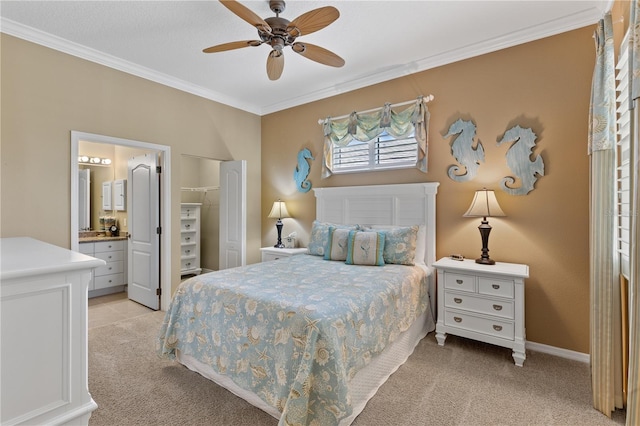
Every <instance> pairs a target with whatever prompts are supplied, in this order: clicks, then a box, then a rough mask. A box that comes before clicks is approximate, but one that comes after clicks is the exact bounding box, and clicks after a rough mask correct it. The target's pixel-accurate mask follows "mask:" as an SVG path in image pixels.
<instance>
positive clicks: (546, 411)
mask: <svg viewBox="0 0 640 426" xmlns="http://www.w3.org/2000/svg"><path fill="white" fill-rule="evenodd" d="M163 316H164V313H163V312H153V313H150V314H145V315H141V316H139V317H136V318H133V319H127V320H122V321H119V322H116V323H114V324H112V325H106V326H103V327H98V328H94V329H92V330H90V331H89V391H90V392H91V394H92V396H93V399H94V400H95V401H96V402H97V404H98V409H97V410H96V411H94V413H93V415H92V416H91V419H90V421H89V424H90V425H91V426H100V425H108V426H113V425H123V426H124V425H234V426H243V425H247V426H249V425H251V426H255V425H276V424H277V423H278V422H277V421H276V420H275V419H274V418H273V417H271V416H269V415H268V414H266V413H264V412H262V411H261V410H259V409H257V408H254V407H253V406H251V405H250V404H248V403H247V402H245V401H244V400H242V399H240V398H238V397H236V396H235V395H233V394H232V393H230V392H229V391H227V390H225V389H223V388H221V387H219V386H217V385H215V384H214V383H212V382H210V381H209V380H207V379H205V378H203V377H201V376H200V375H199V374H197V373H194V372H192V371H190V370H188V369H187V368H185V367H183V366H181V365H179V364H177V363H174V362H172V361H168V360H165V359H161V358H158V357H157V356H156V353H155V338H156V335H157V333H158V331H159V329H160V324H161V322H162V318H163ZM510 352H511V351H510V350H508V349H505V348H499V347H495V346H492V345H487V344H483V343H479V342H475V341H471V340H467V339H462V338H457V337H455V336H449V337H448V338H447V342H446V344H445V346H444V347H440V346H438V345H437V343H436V341H435V337H434V334H433V333H431V334H429V335H428V336H427V337H426V338H425V339H423V340H422V342H420V344H419V345H418V347H417V348H416V350H415V352H414V353H413V355H412V356H411V357H410V358H409V360H408V361H407V362H406V363H405V364H404V365H403V366H402V367H400V369H398V371H397V372H396V373H394V374H393V375H392V376H391V377H390V378H389V380H388V381H387V382H386V383H385V384H384V385H383V386H382V387H381V388H380V390H379V391H378V393H377V394H376V395H375V396H374V397H373V399H371V400H370V401H369V403H368V404H367V406H366V408H365V409H364V411H363V412H362V413H361V414H360V416H358V417H357V418H356V420H355V421H354V423H353V425H355V426H367V425H616V424H624V421H625V418H624V412H621V411H617V412H616V413H614V416H613V419H609V418H607V417H605V416H604V415H602V414H601V413H599V412H598V411H596V410H594V409H593V408H592V407H591V393H590V383H589V368H588V365H587V364H584V363H580V362H576V361H569V360H565V359H562V358H558V357H554V356H551V355H546V354H542V353H537V352H530V351H529V352H527V360H526V361H525V363H524V367H522V368H520V367H516V366H515V365H514V364H513V360H512V358H511V354H510Z"/></svg>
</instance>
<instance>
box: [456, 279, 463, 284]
mask: <svg viewBox="0 0 640 426" xmlns="http://www.w3.org/2000/svg"><path fill="white" fill-rule="evenodd" d="M463 282H464V280H460V279H458V280H456V283H458V284H462V283H463Z"/></svg>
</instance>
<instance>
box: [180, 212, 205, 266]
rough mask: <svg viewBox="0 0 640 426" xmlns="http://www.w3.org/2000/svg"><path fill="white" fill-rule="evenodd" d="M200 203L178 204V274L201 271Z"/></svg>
mask: <svg viewBox="0 0 640 426" xmlns="http://www.w3.org/2000/svg"><path fill="white" fill-rule="evenodd" d="M201 207H202V204H200V203H182V204H181V205H180V275H193V274H199V273H201V272H202V268H201V267H200V209H201Z"/></svg>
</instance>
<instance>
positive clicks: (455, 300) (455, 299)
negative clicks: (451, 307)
mask: <svg viewBox="0 0 640 426" xmlns="http://www.w3.org/2000/svg"><path fill="white" fill-rule="evenodd" d="M453 301H454V302H456V303H462V299H460V298H459V297H456V298H454V299H453Z"/></svg>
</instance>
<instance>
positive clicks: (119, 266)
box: [95, 261, 124, 277]
mask: <svg viewBox="0 0 640 426" xmlns="http://www.w3.org/2000/svg"><path fill="white" fill-rule="evenodd" d="M122 272H124V262H122V261H119V262H109V263H107V264H106V265H104V266H99V267H97V268H96V269H95V276H96V277H99V276H101V275H109V274H120V273H122Z"/></svg>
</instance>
